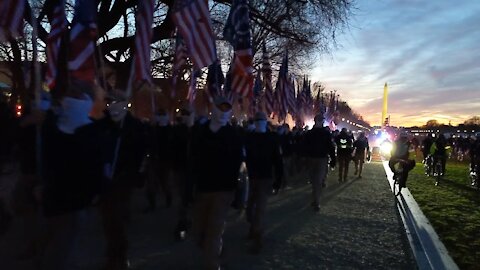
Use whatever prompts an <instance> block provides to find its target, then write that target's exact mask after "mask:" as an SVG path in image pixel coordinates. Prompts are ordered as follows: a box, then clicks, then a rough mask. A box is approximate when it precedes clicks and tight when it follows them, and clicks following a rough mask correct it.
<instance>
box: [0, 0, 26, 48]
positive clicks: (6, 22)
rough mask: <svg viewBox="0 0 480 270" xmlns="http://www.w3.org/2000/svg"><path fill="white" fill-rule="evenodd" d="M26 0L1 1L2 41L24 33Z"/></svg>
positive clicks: (0, 25) (0, 36) (0, 33)
mask: <svg viewBox="0 0 480 270" xmlns="http://www.w3.org/2000/svg"><path fill="white" fill-rule="evenodd" d="M24 11H25V0H1V1H0V41H7V40H8V38H9V37H10V36H11V37H13V38H16V37H19V36H22V35H23V13H24Z"/></svg>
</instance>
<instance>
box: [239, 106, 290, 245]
mask: <svg viewBox="0 0 480 270" xmlns="http://www.w3.org/2000/svg"><path fill="white" fill-rule="evenodd" d="M254 120H255V131H254V132H251V133H249V134H247V137H246V143H245V148H246V153H247V156H246V163H247V170H248V176H249V180H250V182H249V183H250V192H249V198H248V206H247V221H248V222H249V223H250V231H249V238H250V239H253V240H254V241H255V242H254V245H253V252H255V253H256V252H259V251H260V249H261V248H262V245H263V243H262V235H263V230H264V227H263V226H264V224H263V219H264V215H265V210H266V208H267V200H268V196H269V195H270V194H271V193H272V188H273V189H276V190H278V189H279V188H280V185H281V179H282V174H283V164H282V156H281V154H280V143H279V141H278V137H277V135H276V134H275V133H272V132H268V131H267V116H266V115H265V113H263V112H257V113H256V114H255V118H254ZM273 171H275V175H274V174H273ZM274 176H275V181H274Z"/></svg>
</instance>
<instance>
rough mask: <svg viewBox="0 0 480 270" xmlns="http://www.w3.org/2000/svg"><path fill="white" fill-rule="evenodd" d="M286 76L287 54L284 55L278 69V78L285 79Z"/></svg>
mask: <svg viewBox="0 0 480 270" xmlns="http://www.w3.org/2000/svg"><path fill="white" fill-rule="evenodd" d="M287 74H288V53H285V56H284V57H283V61H282V66H281V67H280V71H279V73H278V76H279V78H280V77H281V78H283V79H285V80H286V79H287Z"/></svg>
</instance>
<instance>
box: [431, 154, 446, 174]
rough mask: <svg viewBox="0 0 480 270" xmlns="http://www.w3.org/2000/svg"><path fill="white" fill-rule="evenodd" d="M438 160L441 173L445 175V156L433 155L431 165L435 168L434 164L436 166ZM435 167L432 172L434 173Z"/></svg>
mask: <svg viewBox="0 0 480 270" xmlns="http://www.w3.org/2000/svg"><path fill="white" fill-rule="evenodd" d="M438 160H440V162H441V163H442V172H443V173H445V166H446V164H447V156H446V155H443V156H442V155H434V156H433V164H434V166H435V164H437V161H438ZM435 169H436V168H435V167H434V168H433V170H434V171H435Z"/></svg>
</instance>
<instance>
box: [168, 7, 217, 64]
mask: <svg viewBox="0 0 480 270" xmlns="http://www.w3.org/2000/svg"><path fill="white" fill-rule="evenodd" d="M174 8H175V12H174V13H173V21H174V22H175V25H176V26H177V27H178V30H179V31H180V33H181V35H182V37H183V38H184V40H185V44H186V45H187V47H188V51H189V52H190V59H191V60H192V62H193V65H194V66H195V68H196V69H201V68H203V67H206V66H209V65H210V64H212V63H213V62H214V61H215V60H216V59H217V50H216V47H215V36H214V34H213V30H212V22H211V19H210V12H209V10H208V0H176V1H175V5H174Z"/></svg>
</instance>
